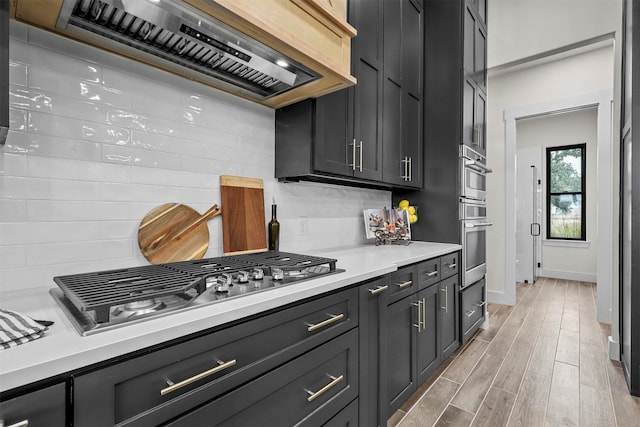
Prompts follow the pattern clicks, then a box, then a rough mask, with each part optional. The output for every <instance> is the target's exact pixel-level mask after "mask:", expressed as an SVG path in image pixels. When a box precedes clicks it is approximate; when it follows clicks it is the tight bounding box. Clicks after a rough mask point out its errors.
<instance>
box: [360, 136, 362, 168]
mask: <svg viewBox="0 0 640 427" xmlns="http://www.w3.org/2000/svg"><path fill="white" fill-rule="evenodd" d="M360 172H362V141H360Z"/></svg>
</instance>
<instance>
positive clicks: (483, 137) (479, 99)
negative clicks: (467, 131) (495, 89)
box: [475, 90, 487, 155]
mask: <svg viewBox="0 0 640 427" xmlns="http://www.w3.org/2000/svg"><path fill="white" fill-rule="evenodd" d="M475 118H476V121H475V129H476V151H477V152H478V153H480V154H482V155H486V153H487V127H486V126H485V122H486V120H487V96H486V95H485V94H484V92H482V91H481V90H477V91H476V112H475Z"/></svg>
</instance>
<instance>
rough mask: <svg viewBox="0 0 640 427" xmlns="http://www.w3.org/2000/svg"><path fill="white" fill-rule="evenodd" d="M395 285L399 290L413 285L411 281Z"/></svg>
mask: <svg viewBox="0 0 640 427" xmlns="http://www.w3.org/2000/svg"><path fill="white" fill-rule="evenodd" d="M396 285H397V286H398V287H399V288H400V289H404V288H406V287H407V286H411V285H413V280H407V281H406V282H402V283H396Z"/></svg>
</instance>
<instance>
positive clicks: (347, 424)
mask: <svg viewBox="0 0 640 427" xmlns="http://www.w3.org/2000/svg"><path fill="white" fill-rule="evenodd" d="M358 426H359V424H358V399H356V400H354V401H353V402H351V403H350V404H349V406H347V407H346V408H344V409H343V410H342V411H340V412H338V415H336V416H335V417H333V418H331V419H330V420H329V421H327V422H326V423H324V424H322V427H358Z"/></svg>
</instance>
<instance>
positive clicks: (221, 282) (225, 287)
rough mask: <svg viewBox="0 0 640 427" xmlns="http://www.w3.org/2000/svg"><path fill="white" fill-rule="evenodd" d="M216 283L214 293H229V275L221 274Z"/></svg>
mask: <svg viewBox="0 0 640 427" xmlns="http://www.w3.org/2000/svg"><path fill="white" fill-rule="evenodd" d="M217 280H218V283H217V284H216V292H229V286H230V285H231V275H229V274H226V273H223V274H221V275H220V276H218V279H217Z"/></svg>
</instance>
